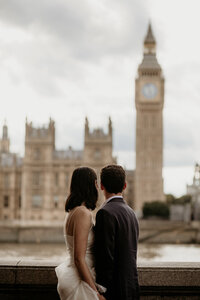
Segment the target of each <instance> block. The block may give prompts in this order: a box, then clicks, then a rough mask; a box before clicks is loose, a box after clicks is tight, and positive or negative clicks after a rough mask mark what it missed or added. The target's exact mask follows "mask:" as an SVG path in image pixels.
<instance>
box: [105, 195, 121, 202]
mask: <svg viewBox="0 0 200 300" xmlns="http://www.w3.org/2000/svg"><path fill="white" fill-rule="evenodd" d="M113 198H121V199H123V197H122V196H117V195H116V196H112V197H110V198H108V199H107V200H106V201H105V204H106V203H108V202H110V200H112V199H113Z"/></svg>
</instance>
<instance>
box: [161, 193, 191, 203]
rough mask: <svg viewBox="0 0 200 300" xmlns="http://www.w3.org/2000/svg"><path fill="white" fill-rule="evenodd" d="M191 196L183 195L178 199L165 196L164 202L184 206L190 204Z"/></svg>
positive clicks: (170, 195) (168, 195)
mask: <svg viewBox="0 0 200 300" xmlns="http://www.w3.org/2000/svg"><path fill="white" fill-rule="evenodd" d="M191 199H192V197H191V195H183V196H181V197H179V198H176V197H174V196H173V195H172V194H167V195H166V202H167V203H168V204H186V203H190V202H191Z"/></svg>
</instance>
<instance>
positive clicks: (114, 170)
mask: <svg viewBox="0 0 200 300" xmlns="http://www.w3.org/2000/svg"><path fill="white" fill-rule="evenodd" d="M125 188H126V182H125V171H124V169H123V168H122V167H121V166H118V165H109V166H106V167H104V168H103V169H102V170H101V189H102V190H103V192H104V196H105V203H104V204H103V206H102V207H101V208H100V209H99V211H98V212H97V215H96V225H95V228H94V230H95V243H94V255H95V261H96V266H95V268H96V282H97V283H99V284H100V285H102V286H104V287H106V289H107V291H106V293H105V294H103V296H104V297H105V298H106V300H135V299H139V284H138V274H137V264H136V261H137V242H138V233H139V228H138V221H137V219H136V216H135V213H134V211H133V210H132V209H131V208H130V207H129V206H128V205H127V204H126V203H125V202H124V200H123V197H122V191H123V190H124V189H125Z"/></svg>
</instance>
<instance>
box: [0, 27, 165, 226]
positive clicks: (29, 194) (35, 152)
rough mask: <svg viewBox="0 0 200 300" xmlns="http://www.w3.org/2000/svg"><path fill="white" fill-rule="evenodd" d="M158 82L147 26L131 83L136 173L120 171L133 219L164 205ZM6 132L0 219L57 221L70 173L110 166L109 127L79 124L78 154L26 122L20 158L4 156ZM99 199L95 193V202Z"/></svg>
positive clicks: (0, 144) (1, 144) (0, 154)
mask: <svg viewBox="0 0 200 300" xmlns="http://www.w3.org/2000/svg"><path fill="white" fill-rule="evenodd" d="M163 103H164V78H163V75H162V69H161V67H160V65H159V64H158V62H157V58H156V42H155V38H154V36H153V33H152V29H151V26H150V25H149V28H148V33H147V36H146V38H145V41H144V57H143V61H142V63H141V64H140V65H139V68H138V77H137V79H136V81H135V105H136V111H137V120H136V170H135V171H134V170H126V175H127V189H126V190H125V192H124V194H125V199H126V201H127V202H128V204H129V205H130V206H131V207H133V208H134V209H135V210H136V212H137V213H138V215H140V214H141V210H142V206H143V204H144V203H145V202H150V201H154V200H164V194H163V178H162V166H163V116H162V113H163ZM7 131H8V129H7V126H6V125H5V126H4V127H3V136H2V139H1V140H0V199H1V201H0V219H2V220H4V219H10V220H11V219H21V220H47V221H48V220H50V221H51V220H62V219H63V216H64V201H65V198H66V195H67V192H68V190H69V182H70V178H71V174H72V172H73V170H74V168H76V167H78V166H81V165H86V166H90V167H92V168H94V169H95V170H96V172H97V174H98V176H99V173H100V169H101V168H102V167H103V166H105V165H107V164H113V163H116V158H115V157H113V155H112V151H113V143H112V122H111V119H109V124H108V132H107V133H104V131H103V130H102V129H101V128H97V129H94V130H93V131H91V130H90V128H89V123H88V120H87V118H86V120H85V137H84V148H83V150H73V149H72V148H71V147H69V148H68V149H66V150H57V149H56V148H55V124H54V121H53V120H51V119H50V122H49V124H48V126H47V127H41V128H35V127H33V125H32V123H28V122H26V134H25V155H24V158H20V157H19V156H18V155H16V154H13V153H10V151H9V144H10V141H9V138H8V132H7ZM101 201H102V194H101V193H100V202H101Z"/></svg>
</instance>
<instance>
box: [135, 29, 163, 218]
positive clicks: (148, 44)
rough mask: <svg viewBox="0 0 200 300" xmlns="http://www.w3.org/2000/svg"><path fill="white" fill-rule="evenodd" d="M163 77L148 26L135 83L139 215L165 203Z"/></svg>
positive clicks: (136, 206) (137, 200)
mask: <svg viewBox="0 0 200 300" xmlns="http://www.w3.org/2000/svg"><path fill="white" fill-rule="evenodd" d="M163 103H164V78H163V75H162V69H161V67H160V65H159V64H158V61H157V58H156V41H155V38H154V36H153V33H152V29H151V25H149V28H148V32H147V35H146V38H145V40H144V57H143V61H142V63H141V64H140V65H139V67H138V77H137V78H136V81H135V106H136V110H137V119H136V172H135V203H134V208H135V210H136V211H137V212H138V214H139V215H140V214H141V210H142V206H143V204H144V203H145V202H151V201H156V200H159V201H160V200H164V194H163V178H162V167H163Z"/></svg>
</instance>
